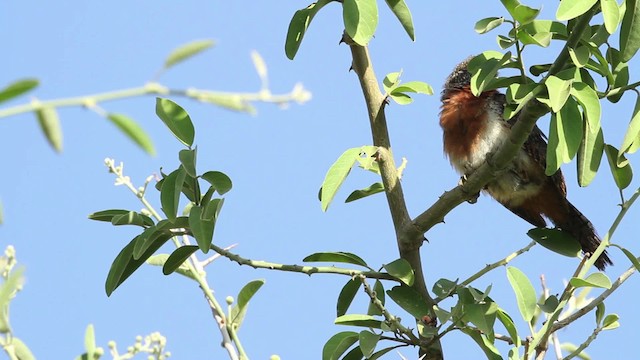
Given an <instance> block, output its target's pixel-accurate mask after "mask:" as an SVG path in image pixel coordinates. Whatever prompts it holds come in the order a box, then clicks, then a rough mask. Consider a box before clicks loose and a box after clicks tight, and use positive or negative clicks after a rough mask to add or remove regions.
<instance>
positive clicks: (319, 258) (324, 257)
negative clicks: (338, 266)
mask: <svg viewBox="0 0 640 360" xmlns="http://www.w3.org/2000/svg"><path fill="white" fill-rule="evenodd" d="M302 261H304V262H336V263H345V264H354V265H360V266H364V267H366V268H368V267H369V266H368V265H367V263H366V262H365V261H364V260H362V258H360V257H359V256H358V255H355V254H352V253H348V252H342V251H340V252H319V253H313V254H311V255H309V256H307V257H305V258H304V259H302Z"/></svg>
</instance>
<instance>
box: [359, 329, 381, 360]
mask: <svg viewBox="0 0 640 360" xmlns="http://www.w3.org/2000/svg"><path fill="white" fill-rule="evenodd" d="M378 341H380V335H378V334H374V333H372V332H371V331H367V330H363V331H361V332H360V334H359V344H360V350H362V355H364V357H365V358H367V359H369V358H370V357H371V355H373V352H374V351H375V350H376V346H377V345H378Z"/></svg>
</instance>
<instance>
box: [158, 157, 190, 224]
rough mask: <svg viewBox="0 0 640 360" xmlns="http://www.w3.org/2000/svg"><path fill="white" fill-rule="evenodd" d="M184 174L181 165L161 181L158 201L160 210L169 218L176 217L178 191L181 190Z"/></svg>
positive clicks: (178, 199) (178, 198)
mask: <svg viewBox="0 0 640 360" xmlns="http://www.w3.org/2000/svg"><path fill="white" fill-rule="evenodd" d="M185 176H186V173H185V171H184V169H183V168H182V166H181V167H179V168H178V169H177V170H174V171H173V172H172V173H171V174H169V175H167V177H166V178H164V180H163V182H162V189H161V190H160V203H161V204H162V211H163V212H164V214H165V215H166V216H167V218H168V219H169V220H173V219H175V218H176V215H177V212H178V205H179V201H180V192H181V191H182V184H183V183H184V178H185Z"/></svg>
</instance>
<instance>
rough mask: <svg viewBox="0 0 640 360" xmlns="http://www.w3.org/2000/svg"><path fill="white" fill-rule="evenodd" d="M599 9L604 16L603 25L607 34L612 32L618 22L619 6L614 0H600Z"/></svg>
mask: <svg viewBox="0 0 640 360" xmlns="http://www.w3.org/2000/svg"><path fill="white" fill-rule="evenodd" d="M600 9H602V17H603V18H604V26H605V28H606V29H607V32H608V33H609V34H613V33H614V32H615V31H616V27H618V23H620V8H619V7H618V2H617V1H616V0H600Z"/></svg>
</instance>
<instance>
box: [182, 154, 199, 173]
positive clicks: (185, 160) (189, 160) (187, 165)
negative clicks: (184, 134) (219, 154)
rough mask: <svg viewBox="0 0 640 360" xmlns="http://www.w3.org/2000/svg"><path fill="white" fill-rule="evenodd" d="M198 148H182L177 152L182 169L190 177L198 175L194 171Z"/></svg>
mask: <svg viewBox="0 0 640 360" xmlns="http://www.w3.org/2000/svg"><path fill="white" fill-rule="evenodd" d="M197 151H198V149H182V150H180V152H179V153H178V158H179V159H180V164H182V167H183V168H184V171H185V172H186V173H187V175H189V176H190V177H192V178H195V177H196V176H198V174H197V173H196V157H197V155H198V154H197Z"/></svg>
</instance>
